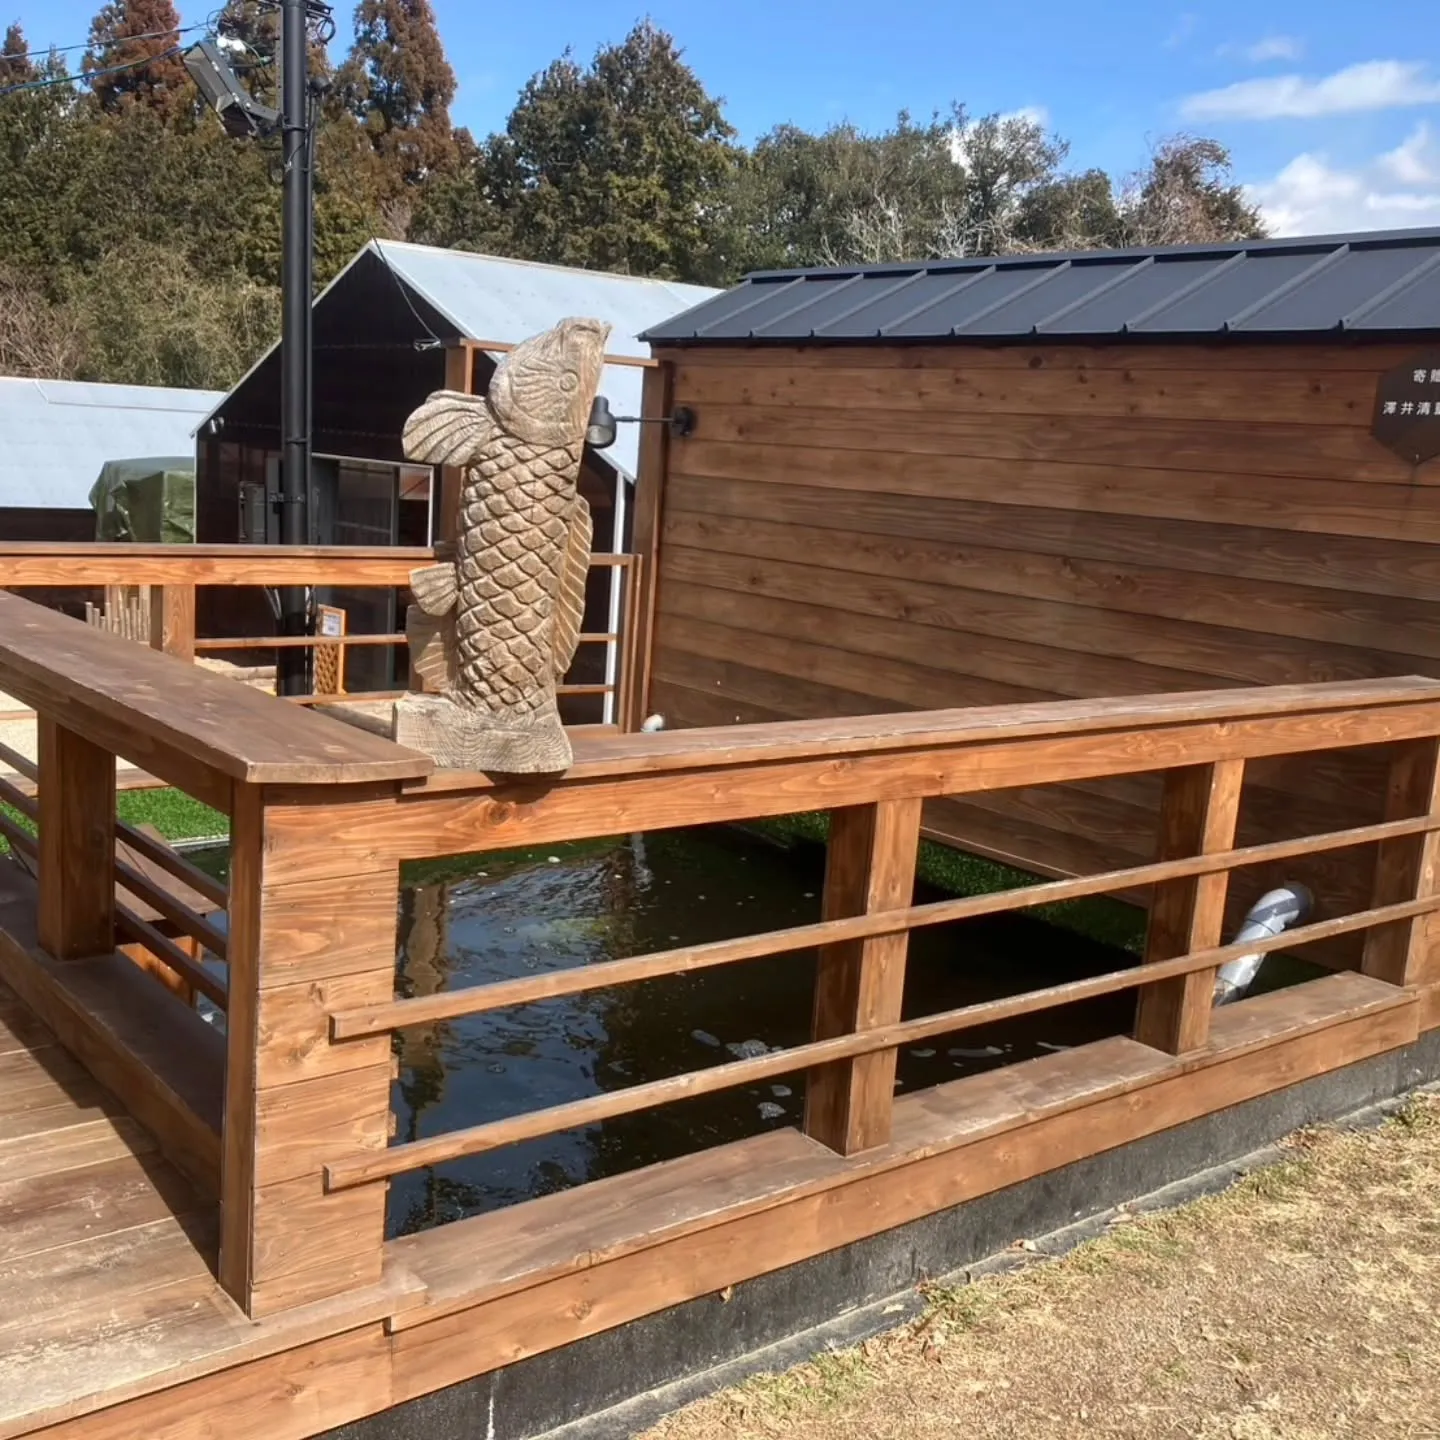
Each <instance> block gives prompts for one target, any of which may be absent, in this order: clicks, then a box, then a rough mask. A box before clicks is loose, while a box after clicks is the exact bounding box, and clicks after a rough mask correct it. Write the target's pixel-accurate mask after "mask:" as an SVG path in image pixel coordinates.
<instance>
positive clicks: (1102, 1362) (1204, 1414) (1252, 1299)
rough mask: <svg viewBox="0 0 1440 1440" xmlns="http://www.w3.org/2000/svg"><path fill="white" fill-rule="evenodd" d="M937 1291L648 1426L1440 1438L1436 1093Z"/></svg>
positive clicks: (711, 1430) (706, 1436)
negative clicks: (1381, 1120)
mask: <svg viewBox="0 0 1440 1440" xmlns="http://www.w3.org/2000/svg"><path fill="white" fill-rule="evenodd" d="M1022 1251H1023V1247H1022ZM929 1300H930V1307H929V1310H928V1312H927V1314H926V1315H925V1316H924V1317H923V1318H921V1319H920V1320H919V1321H917V1322H916V1323H914V1324H912V1325H909V1326H907V1327H905V1328H904V1329H902V1330H898V1331H894V1332H891V1333H890V1334H887V1335H883V1336H879V1337H877V1338H875V1339H873V1340H870V1341H867V1342H866V1343H865V1344H863V1345H860V1346H858V1347H856V1348H854V1349H851V1350H843V1351H836V1352H834V1353H831V1354H828V1355H825V1356H823V1357H822V1358H821V1359H819V1360H818V1361H815V1362H812V1363H810V1364H806V1365H802V1366H800V1367H799V1368H797V1369H795V1370H791V1371H789V1372H787V1373H785V1374H781V1375H767V1376H761V1377H758V1378H756V1379H754V1380H751V1381H749V1382H748V1383H746V1384H744V1385H741V1386H738V1387H737V1388H735V1389H733V1390H728V1391H726V1392H724V1393H723V1394H720V1395H716V1396H713V1397H711V1398H710V1399H707V1400H703V1401H700V1402H698V1403H697V1404H695V1405H692V1406H691V1407H689V1408H688V1409H686V1410H684V1411H681V1412H680V1413H679V1414H677V1415H674V1416H671V1417H670V1418H669V1419H668V1420H666V1421H664V1422H663V1423H662V1424H661V1425H659V1426H658V1427H657V1428H656V1429H654V1430H651V1431H650V1432H648V1435H647V1437H646V1440H722V1437H723V1440H748V1437H764V1440H771V1437H775V1436H781V1437H784V1440H821V1437H824V1440H849V1437H862V1436H863V1437H866V1440H872V1437H873V1440H892V1437H893V1440H902V1437H903V1440H931V1437H934V1440H942V1437H943V1440H990V1437H1000V1436H1004V1437H1025V1440H1032V1437H1033V1440H1072V1437H1073V1440H1079V1437H1082V1436H1083V1437H1085V1440H1110V1437H1115V1440H1120V1437H1125V1440H1132V1437H1133V1440H1171V1437H1175V1440H1180V1437H1187V1440H1190V1437H1193V1440H1322V1437H1323V1440H1338V1437H1345V1440H1349V1437H1357V1440H1421V1437H1429V1440H1436V1437H1440V1100H1437V1099H1436V1098H1428V1097H1427V1098H1417V1099H1415V1100H1413V1101H1412V1102H1411V1103H1410V1104H1409V1105H1408V1106H1407V1108H1406V1109H1405V1110H1404V1111H1403V1112H1402V1113H1401V1114H1400V1115H1399V1116H1398V1117H1396V1118H1394V1119H1392V1120H1389V1121H1387V1122H1386V1123H1385V1124H1384V1125H1383V1126H1381V1127H1380V1128H1378V1129H1372V1130H1366V1131H1358V1132H1332V1131H1314V1132H1305V1133H1302V1134H1300V1135H1297V1136H1294V1137H1292V1139H1291V1140H1290V1141H1289V1142H1288V1143H1287V1145H1286V1147H1285V1158H1284V1159H1283V1161H1282V1162H1281V1163H1279V1164H1277V1165H1275V1166H1272V1167H1270V1168H1267V1169H1264V1170H1261V1171H1257V1172H1255V1173H1254V1174H1252V1175H1250V1176H1248V1177H1247V1178H1246V1179H1245V1180H1243V1181H1242V1182H1241V1183H1240V1184H1238V1185H1237V1186H1236V1187H1234V1188H1233V1189H1231V1190H1229V1191H1227V1192H1226V1193H1224V1194H1221V1195H1217V1196H1213V1197H1211V1198H1208V1199H1204V1200H1200V1201H1197V1202H1196V1203H1194V1204H1191V1205H1188V1206H1185V1207H1184V1208H1182V1209H1179V1210H1175V1211H1171V1212H1168V1213H1165V1214H1159V1215H1150V1216H1145V1217H1136V1218H1130V1217H1127V1216H1124V1215H1122V1216H1120V1217H1118V1220H1117V1223H1114V1224H1112V1225H1111V1226H1110V1227H1109V1228H1108V1230H1107V1232H1106V1234H1105V1235H1103V1236H1102V1237H1100V1238H1099V1239H1096V1240H1094V1241H1092V1242H1091V1243H1089V1244H1087V1245H1084V1246H1082V1247H1081V1248H1079V1249H1077V1250H1075V1251H1072V1252H1071V1253H1070V1254H1069V1255H1068V1256H1066V1257H1064V1258H1062V1259H1058V1260H1046V1259H1043V1258H1038V1257H1037V1259H1036V1260H1035V1262H1034V1263H1030V1264H1027V1265H1025V1266H1024V1267H1023V1268H1021V1269H1020V1270H1018V1271H1014V1272H1012V1273H1010V1274H1007V1275H1000V1276H992V1277H990V1278H987V1279H983V1280H980V1281H977V1282H976V1283H975V1284H973V1285H970V1286H966V1287H964V1288H962V1289H956V1290H949V1291H945V1290H936V1291H933V1292H932V1293H931V1294H930V1296H929Z"/></svg>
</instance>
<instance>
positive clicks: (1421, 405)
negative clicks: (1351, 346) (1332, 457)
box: [1370, 350, 1440, 465]
mask: <svg viewBox="0 0 1440 1440" xmlns="http://www.w3.org/2000/svg"><path fill="white" fill-rule="evenodd" d="M1370 433H1371V434H1372V435H1373V436H1374V437H1375V438H1376V439H1377V440H1378V441H1379V442H1380V443H1381V444H1382V445H1384V446H1385V447H1386V449H1388V450H1393V451H1394V452H1395V453H1396V454H1397V455H1398V456H1400V458H1401V459H1402V460H1408V461H1409V462H1410V463H1411V464H1412V465H1421V464H1423V463H1424V462H1425V461H1426V460H1433V459H1435V458H1436V456H1440V350H1432V351H1430V352H1428V353H1426V354H1422V355H1417V356H1415V358H1414V359H1413V360H1407V361H1406V362H1405V363H1404V364H1403V365H1397V366H1396V367H1395V368H1394V369H1393V370H1387V371H1386V372H1385V373H1384V374H1383V375H1382V376H1381V377H1380V384H1379V386H1378V387H1377V388H1376V391H1375V418H1374V420H1373V422H1372V423H1371V426H1370Z"/></svg>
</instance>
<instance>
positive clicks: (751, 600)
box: [647, 345, 1440, 962]
mask: <svg viewBox="0 0 1440 1440" xmlns="http://www.w3.org/2000/svg"><path fill="white" fill-rule="evenodd" d="M1408 353H1409V350H1408V348H1406V347H1399V348H1397V347H1394V346H1357V345H1348V346H1340V345H1326V346H1308V347H1292V346H1258V345H1252V346H1246V347H1243V348H1241V347H1238V346H1237V347H1233V348H1228V349H1225V348H1213V347H1200V346H1194V347H1174V346H1167V347H1145V348H1141V347H1113V348H1109V349H1104V350H1086V349H1080V348H1071V347H1051V348H1044V349H1030V348H1025V347H1011V348H1005V349H994V350H982V349H975V348H971V347H960V346H956V347H908V348H895V349H875V348H852V349H836V348H833V347H832V348H828V349H820V348H814V349H808V350H806V349H801V350H780V349H771V348H766V349H757V350H744V349H734V348H716V349H709V350H707V349H703V348H702V349H695V350H688V349H687V350H678V351H674V352H671V353H670V354H669V355H667V356H666V357H664V358H667V359H668V360H670V361H671V362H672V363H673V365H674V400H675V403H676V404H679V405H686V406H689V407H691V408H692V409H693V410H694V411H695V413H696V415H697V427H696V432H695V434H694V435H693V436H692V437H691V438H689V439H687V440H684V441H678V442H676V443H674V444H672V445H671V446H670V447H669V456H668V465H667V473H666V476H665V482H664V496H663V503H662V514H661V524H660V544H659V555H658V571H657V573H658V577H659V578H658V587H657V589H658V598H657V604H656V620H655V635H654V653H653V666H652V673H651V681H650V692H649V699H648V707H647V708H648V709H649V710H658V711H660V712H662V713H663V714H664V715H665V716H666V717H667V720H668V722H669V723H670V724H671V725H677V726H685V725H710V724H723V723H734V722H738V721H757V720H773V719H794V718H806V717H817V716H823V715H840V714H867V713H873V712H877V711H882V710H903V709H925V708H932V707H936V706H954V705H992V704H1004V703H1010V702H1024V701H1035V700H1049V699H1055V698H1069V697H1076V698H1084V697H1092V696H1101V695H1123V694H1142V693H1150V692H1158V691H1175V690H1189V689H1214V688H1218V687H1224V686H1248V685H1274V684H1286V683H1294V682H1311V681H1328V680H1343V679H1361V678H1368V677H1379V676H1387V675H1398V674H1417V673H1418V674H1426V675H1440V544H1437V542H1440V489H1437V486H1440V463H1432V464H1429V465H1426V466H1421V467H1419V468H1415V467H1411V466H1409V465H1408V464H1406V463H1404V462H1403V461H1401V460H1400V459H1398V458H1397V457H1395V456H1394V455H1391V454H1390V453H1389V452H1388V451H1386V450H1385V449H1383V448H1382V447H1381V446H1380V445H1378V444H1377V443H1376V442H1375V441H1374V440H1373V439H1372V438H1371V436H1370V434H1369V426H1370V417H1371V407H1372V404H1373V401H1374V394H1375V384H1376V380H1377V378H1378V376H1379V374H1380V372H1381V371H1382V370H1384V369H1386V368H1388V367H1389V366H1391V365H1394V364H1397V363H1400V362H1401V361H1403V360H1404V359H1405V358H1406V357H1407V355H1408ZM1384 774H1385V770H1384V758H1383V757H1382V756H1379V755H1377V754H1374V753H1363V752H1355V753H1353V754H1343V755H1336V756H1332V757H1328V758H1326V759H1324V760H1322V761H1320V762H1319V763H1315V764H1310V763H1307V764H1305V765H1299V766H1297V765H1296V764H1294V763H1292V762H1259V763H1256V764H1255V765H1253V766H1251V768H1250V772H1249V775H1248V778H1247V784H1246V788H1245V795H1244V799H1243V802H1242V806H1241V813H1240V821H1239V842H1240V843H1242V844H1258V843H1262V842H1264V841H1266V840H1272V839H1278V838H1283V837H1286V836H1291V835H1295V834H1298V833H1301V832H1302V831H1303V830H1305V829H1307V828H1309V829H1311V830H1321V829H1332V828H1333V829H1340V828H1344V827H1346V826H1351V825H1359V824H1364V823H1372V822H1374V821H1376V820H1378V819H1379V818H1380V813H1381V808H1382V792H1383V784H1384V781H1383V777H1384ZM1159 795H1160V786H1159V780H1158V777H1154V776H1137V777H1131V778H1128V779H1119V780H1110V781H1099V782H1092V783H1085V784H1076V785H1067V786H1054V787H1049V788H1047V789H1044V790H1039V789H1030V790H1018V791H1010V792H1003V793H992V794H988V795H983V796H975V797H969V798H967V799H965V800H963V801H962V800H954V801H943V802H937V803H936V804H933V805H931V806H929V807H928V808H927V811H926V817H925V824H926V828H927V830H928V831H929V832H930V833H932V834H935V835H938V836H941V837H943V838H946V839H950V840H953V841H954V842H955V843H957V844H961V845H963V846H965V847H967V848H969V849H972V850H975V851H977V852H980V853H984V854H987V855H991V856H994V857H996V858H999V859H1004V860H1006V861H1009V862H1011V863H1013V864H1016V865H1020V866H1023V867H1025V868H1028V869H1033V870H1037V871H1041V872H1044V873H1055V874H1081V873H1086V872H1090V871H1094V870H1097V869H1102V868H1110V867H1114V866H1119V865H1132V864H1138V863H1142V862H1144V861H1146V860H1149V859H1153V858H1154V854H1155V825H1156V810H1157V806H1158V802H1159ZM1373 866H1374V855H1373V853H1372V852H1370V851H1361V850H1357V851H1350V852H1342V853H1339V854H1335V855H1329V856H1326V857H1323V858H1317V859H1316V860H1314V861H1313V862H1310V863H1309V864H1308V865H1291V866H1289V867H1287V868H1285V870H1284V874H1283V875H1282V874H1280V873H1278V872H1276V871H1273V870H1272V871H1267V872H1264V873H1259V872H1257V873H1246V874H1241V875H1238V876H1237V877H1236V883H1235V885H1234V886H1233V888H1232V895H1231V923H1233V920H1234V918H1235V913H1236V912H1237V911H1238V910H1240V909H1242V908H1243V907H1245V906H1247V905H1248V904H1249V903H1251V902H1252V901H1253V899H1254V898H1255V896H1256V895H1258V894H1259V893H1260V891H1261V890H1262V889H1263V888H1266V887H1268V886H1269V885H1271V884H1274V883H1277V882H1278V881H1279V880H1280V879H1282V878H1285V879H1300V880H1305V881H1307V882H1309V883H1311V884H1312V885H1313V886H1314V887H1315V888H1316V892H1317V894H1318V895H1320V896H1321V897H1322V898H1321V906H1322V913H1323V914H1339V913H1343V912H1344V911H1345V910H1346V909H1352V908H1357V907H1359V906H1361V905H1363V904H1364V902H1365V901H1366V899H1367V897H1368V894H1369V887H1370V882H1371V872H1372V870H1373ZM1131 898H1137V899H1138V898H1143V897H1131ZM1352 952H1353V954H1358V950H1355V948H1354V947H1353V946H1350V945H1346V944H1341V945H1337V946H1336V947H1335V948H1334V949H1333V950H1331V951H1330V952H1329V953H1328V955H1327V957H1326V958H1328V959H1330V960H1331V961H1332V962H1335V961H1337V960H1338V961H1341V962H1343V960H1344V959H1346V958H1347V957H1350V956H1351V955H1352Z"/></svg>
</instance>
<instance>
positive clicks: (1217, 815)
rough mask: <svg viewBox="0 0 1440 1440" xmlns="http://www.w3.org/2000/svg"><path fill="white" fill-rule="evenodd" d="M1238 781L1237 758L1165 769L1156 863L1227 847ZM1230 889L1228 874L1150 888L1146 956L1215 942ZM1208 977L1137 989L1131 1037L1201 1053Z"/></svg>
mask: <svg viewBox="0 0 1440 1440" xmlns="http://www.w3.org/2000/svg"><path fill="white" fill-rule="evenodd" d="M1244 783H1245V762H1244V761H1243V760H1219V761H1216V762H1215V763H1214V764H1213V765H1187V766H1183V767H1181V768H1180V769H1176V770H1170V771H1167V772H1166V775H1165V792H1164V797H1163V799H1162V801H1161V807H1160V844H1159V851H1158V853H1157V855H1156V857H1155V858H1156V859H1157V860H1181V859H1184V858H1186V857H1187V856H1190V855H1214V854H1217V853H1220V852H1222V851H1225V850H1229V849H1231V848H1232V846H1233V845H1234V843H1235V822H1236V820H1237V819H1238V817H1239V813H1240V791H1241V789H1242V787H1243V786H1244ZM1229 888H1230V875H1229V872H1228V871H1221V872H1220V873H1218V874H1215V875H1200V876H1196V877H1195V878H1193V879H1187V880H1168V881H1166V882H1165V883H1164V884H1161V885H1157V886H1156V887H1155V894H1154V897H1153V899H1152V901H1151V905H1150V924H1149V928H1148V930H1147V931H1146V935H1145V959H1146V960H1147V961H1154V960H1173V959H1176V958H1178V957H1179V956H1181V955H1188V954H1190V953H1191V952H1192V951H1195V950H1206V949H1210V948H1211V947H1212V946H1216V945H1219V944H1220V943H1221V932H1222V929H1223V927H1224V923H1225V896H1226V894H1227V892H1228V891H1229ZM1215 973H1216V972H1215V970H1214V969H1208V970H1196V971H1193V972H1192V973H1191V974H1189V975H1181V976H1179V977H1177V978H1176V979H1173V980H1161V981H1158V982H1157V983H1156V984H1153V985H1145V986H1142V987H1141V989H1140V994H1139V1004H1138V1007H1137V1011H1136V1017H1135V1038H1136V1039H1137V1040H1139V1041H1140V1042H1141V1043H1142V1044H1145V1045H1152V1046H1154V1048H1155V1049H1157V1050H1164V1051H1167V1052H1168V1053H1169V1054H1171V1055H1183V1054H1185V1053H1186V1052H1187V1051H1190V1050H1198V1049H1200V1047H1201V1046H1203V1045H1204V1044H1205V1042H1206V1041H1207V1040H1208V1039H1209V1038H1210V1010H1211V1007H1212V1004H1213V997H1214V992H1215Z"/></svg>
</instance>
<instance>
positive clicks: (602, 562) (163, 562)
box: [0, 541, 634, 590]
mask: <svg viewBox="0 0 1440 1440" xmlns="http://www.w3.org/2000/svg"><path fill="white" fill-rule="evenodd" d="M446 553H447V552H446V549H445V547H443V546H440V547H431V546H428V545H426V546H416V545H410V546H405V545H295V546H286V545H135V544H130V543H128V542H127V543H123V544H119V543H97V544H85V543H73V544H52V543H49V542H45V541H19V542H13V541H12V542H10V543H4V544H0V584H3V585H4V587H5V588H6V589H15V590H29V589H37V590H38V589H48V588H55V589H66V590H76V589H85V588H95V587H99V586H104V585H202V586H203V585H221V586H225V585H263V586H283V585H344V586H353V587H355V588H357V589H363V588H366V587H368V586H375V587H392V588H395V589H404V588H405V587H406V586H408V585H409V583H410V572H411V571H412V570H415V569H417V568H418V567H420V566H424V565H431V564H434V563H435V561H436V560H437V559H441V558H444V556H445V554H446ZM633 561H634V556H632V555H629V554H623V553H622V554H619V555H607V554H596V555H592V556H591V557H590V564H591V568H592V569H613V568H620V569H626V568H628V567H629V566H630V565H631V564H632V563H633Z"/></svg>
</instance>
